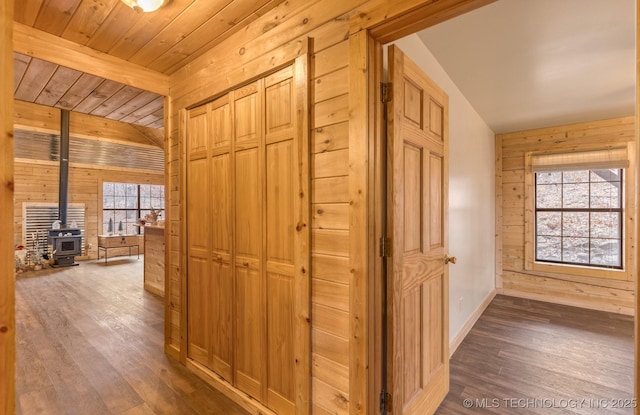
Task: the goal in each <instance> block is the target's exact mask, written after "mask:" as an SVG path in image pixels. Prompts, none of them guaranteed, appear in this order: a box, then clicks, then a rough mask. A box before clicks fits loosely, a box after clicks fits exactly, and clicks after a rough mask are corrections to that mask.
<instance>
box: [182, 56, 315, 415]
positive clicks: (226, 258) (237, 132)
mask: <svg viewBox="0 0 640 415" xmlns="http://www.w3.org/2000/svg"><path fill="white" fill-rule="evenodd" d="M306 59H307V57H306V56H305V57H303V58H300V59H299V60H297V61H296V63H295V64H294V65H292V66H289V67H285V68H283V69H281V70H279V71H277V72H275V73H273V74H270V75H268V76H266V77H264V78H262V79H258V80H257V81H254V82H251V83H250V84H248V85H245V86H242V87H240V88H237V89H235V90H233V91H231V92H229V93H227V94H225V95H224V96H222V97H220V98H218V99H217V100H215V101H213V102H211V103H208V104H205V105H203V106H202V107H199V108H196V109H193V110H190V118H189V120H190V121H189V123H188V129H189V136H188V142H189V143H191V134H193V135H194V137H195V139H194V142H193V144H189V146H188V149H189V150H188V152H187V153H188V155H189V157H188V166H187V182H188V186H187V189H188V202H187V206H188V208H187V215H188V218H187V222H188V237H187V239H188V249H189V254H188V257H189V262H188V267H189V269H188V292H189V295H188V298H187V301H188V303H189V304H188V344H189V352H188V356H189V358H191V359H194V360H196V361H199V362H201V363H203V364H205V365H206V366H207V367H209V368H210V369H211V370H213V371H214V372H216V373H217V374H219V375H220V376H222V377H223V378H224V379H226V380H227V381H229V382H230V383H231V384H233V385H234V386H235V387H236V388H237V389H239V390H241V391H243V392H245V393H246V394H248V395H250V396H251V397H252V398H254V399H256V400H258V401H260V402H262V403H263V404H265V405H266V406H268V407H269V408H271V409H273V410H274V411H275V412H277V413H279V414H281V415H293V414H300V415H302V414H307V413H309V406H310V405H309V392H310V385H309V378H310V375H311V373H310V360H311V351H310V347H311V344H310V342H311V340H310V337H311V334H310V319H309V308H310V295H309V290H310V289H309V283H310V279H309V277H310V275H309V272H308V269H309V262H310V253H309V250H310V241H309V228H310V224H309V220H310V213H309V196H308V195H309V161H308V158H309V155H308V152H309V143H308V127H307V124H306V122H303V120H305V118H304V117H305V114H306V111H307V108H308V104H307V103H306V101H305V100H308V91H307V88H308V80H307V76H306V64H307V63H306ZM296 74H297V75H296ZM203 108H205V109H203ZM191 147H193V148H192V149H191ZM203 215H204V216H206V217H205V218H202V220H200V218H201V216H203ZM207 353H208V358H207V357H206V356H207Z"/></svg>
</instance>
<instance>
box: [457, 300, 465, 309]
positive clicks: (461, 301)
mask: <svg viewBox="0 0 640 415" xmlns="http://www.w3.org/2000/svg"><path fill="white" fill-rule="evenodd" d="M462 303H464V297H460V298H459V299H458V311H462Z"/></svg>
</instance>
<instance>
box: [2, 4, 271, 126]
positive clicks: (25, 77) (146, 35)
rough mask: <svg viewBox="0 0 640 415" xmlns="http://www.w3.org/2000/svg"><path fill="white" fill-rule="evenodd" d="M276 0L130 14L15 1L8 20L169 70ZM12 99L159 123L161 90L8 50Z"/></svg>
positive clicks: (121, 8)
mask: <svg viewBox="0 0 640 415" xmlns="http://www.w3.org/2000/svg"><path fill="white" fill-rule="evenodd" d="M283 1H284V0H170V1H169V3H168V4H167V5H166V6H164V7H162V8H161V9H159V10H158V11H156V12H153V13H137V12H135V11H134V10H133V9H131V8H129V7H128V6H126V5H125V4H123V3H122V2H121V1H120V0H20V1H16V2H15V13H14V21H15V22H18V23H20V24H23V25H26V26H29V27H32V28H34V29H38V30H42V31H44V32H47V33H50V34H52V35H55V36H58V37H61V38H63V39H66V40H69V41H71V42H75V43H77V44H80V45H83V46H87V47H90V48H92V49H95V50H97V51H100V52H103V53H106V54H109V55H112V56H114V57H117V58H120V59H123V60H126V61H129V62H131V63H134V64H137V65H140V66H143V67H146V68H148V69H151V70H154V71H157V72H161V73H164V74H167V75H169V74H172V73H173V72H175V71H177V70H178V69H180V68H182V67H183V66H185V65H186V64H188V63H189V62H191V61H193V60H194V59H196V58H197V57H199V56H201V55H202V54H203V53H205V52H206V51H208V50H209V49H211V48H212V47H213V46H215V45H217V44H219V43H220V42H222V41H223V40H224V39H226V38H228V37H229V36H230V35H232V34H233V33H236V32H237V31H239V30H240V29H242V28H243V27H245V26H246V25H248V24H249V23H251V22H253V21H254V20H256V19H257V18H258V17H260V16H261V15H263V14H264V13H266V12H267V11H269V10H271V9H273V8H274V7H275V6H277V5H278V4H280V3H282V2H283ZM14 70H15V79H14V83H15V98H16V99H19V100H22V101H27V102H34V103H39V104H43V105H49V106H54V107H57V108H62V109H69V110H73V111H77V112H82V113H85V114H91V115H96V116H102V117H106V118H110V119H113V120H119V121H123V122H128V123H132V124H137V125H142V126H147V127H152V128H163V125H164V118H163V112H164V109H163V97H162V96H160V95H157V94H154V93H151V92H148V91H143V90H141V89H137V88H133V87H130V86H126V85H123V84H120V83H117V82H114V81H110V80H108V79H104V78H100V77H97V76H93V75H89V74H87V73H82V72H78V71H75V70H73V69H69V68H65V67H64V66H60V65H56V64H53V63H50V62H46V61H43V60H40V59H37V58H32V57H29V56H26V55H23V54H19V53H14Z"/></svg>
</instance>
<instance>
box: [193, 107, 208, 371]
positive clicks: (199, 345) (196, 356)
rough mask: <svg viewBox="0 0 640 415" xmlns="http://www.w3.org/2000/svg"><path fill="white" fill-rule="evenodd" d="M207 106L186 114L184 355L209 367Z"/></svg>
mask: <svg viewBox="0 0 640 415" xmlns="http://www.w3.org/2000/svg"><path fill="white" fill-rule="evenodd" d="M208 119H209V117H208V109H207V107H206V106H203V107H200V108H197V109H194V110H191V111H189V116H188V120H187V131H188V134H189V140H188V144H187V157H188V159H187V163H188V168H187V200H188V203H187V217H188V218H189V220H188V221H187V234H188V237H187V245H188V246H187V248H188V259H187V266H188V270H189V273H188V275H187V314H188V325H187V330H188V333H189V335H188V340H187V355H188V356H189V357H190V358H191V359H193V360H195V361H197V362H199V363H201V364H203V365H205V366H207V367H208V366H209V360H210V359H209V355H210V350H211V327H210V321H211V319H210V309H209V305H210V302H209V298H208V293H209V292H210V291H211V285H210V278H209V275H210V273H211V257H210V252H211V249H210V247H211V243H210V231H211V224H210V222H211V205H210V203H209V200H208V198H206V197H203V196H204V195H206V194H209V186H210V178H209V160H208V156H209V145H208V143H209V131H208V130H209V128H208V127H209V125H208V124H209V123H208Z"/></svg>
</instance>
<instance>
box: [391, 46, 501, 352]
mask: <svg viewBox="0 0 640 415" xmlns="http://www.w3.org/2000/svg"><path fill="white" fill-rule="evenodd" d="M394 43H395V44H396V45H397V46H398V47H400V49H402V51H403V52H404V53H405V54H406V55H407V56H409V57H410V58H411V60H412V61H414V62H415V63H416V64H418V65H419V66H420V67H421V68H422V69H423V70H424V72H425V73H426V74H427V75H428V76H429V77H430V78H431V79H433V81H435V83H436V84H438V85H439V86H440V88H442V89H443V90H444V91H445V92H446V93H447V95H449V143H450V146H449V148H450V149H449V255H450V256H455V257H457V259H458V262H457V264H455V265H449V339H450V340H453V339H454V338H455V337H456V336H457V335H458V334H459V333H460V331H461V330H462V328H463V327H464V325H465V324H466V323H467V321H469V320H470V318H471V317H472V316H473V314H474V312H475V311H476V310H477V309H478V308H479V307H480V306H481V305H482V303H483V301H485V299H486V298H487V297H488V296H489V295H490V294H491V293H492V292H493V290H494V289H495V239H494V237H495V152H494V148H495V140H494V137H495V134H494V132H493V131H491V129H490V128H489V127H488V126H487V124H486V123H485V122H484V121H483V120H482V118H480V116H479V115H478V113H477V112H476V111H475V110H474V109H473V107H472V106H471V104H470V103H469V102H468V101H467V99H466V98H465V97H464V95H462V92H460V90H459V89H458V87H456V85H455V84H454V83H453V81H452V80H451V79H450V78H449V76H448V75H447V73H446V72H445V71H444V69H443V68H442V67H441V66H440V64H439V63H438V61H436V59H435V58H434V56H433V55H432V54H431V52H430V51H429V50H428V49H427V48H426V46H425V45H424V43H422V41H421V40H420V38H419V37H418V36H417V35H411V36H408V37H406V38H403V39H400V40H398V41H396V42H394ZM469 70H473V68H469Z"/></svg>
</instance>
